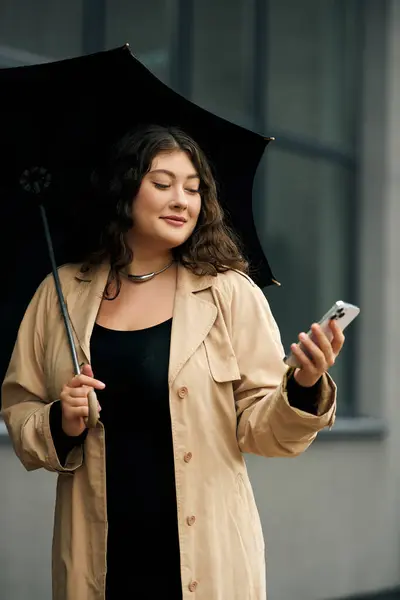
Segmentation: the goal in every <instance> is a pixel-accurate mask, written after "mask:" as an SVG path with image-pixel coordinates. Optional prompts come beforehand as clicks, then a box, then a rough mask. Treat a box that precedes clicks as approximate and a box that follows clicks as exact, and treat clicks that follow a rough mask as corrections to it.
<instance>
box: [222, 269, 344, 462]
mask: <svg viewBox="0 0 400 600" xmlns="http://www.w3.org/2000/svg"><path fill="white" fill-rule="evenodd" d="M232 280H233V281H232V289H231V300H230V301H231V305H230V307H231V314H230V320H231V337H232V344H233V348H234V352H235V354H236V358H237V362H238V365H239V370H240V381H238V382H236V383H235V384H234V392H235V403H236V412H237V420H238V427H237V437H238V443H239V447H240V449H241V451H242V452H247V453H252V454H259V455H262V456H269V457H273V456H298V455H299V454H301V453H302V452H304V451H305V450H306V449H307V448H308V446H309V445H310V444H311V443H312V442H313V440H314V439H315V437H316V436H317V433H318V431H320V430H321V429H323V428H324V427H331V426H332V425H333V423H334V420H335V412H336V386H335V384H334V383H333V381H332V379H331V377H330V376H329V375H328V374H325V375H324V376H323V377H322V379H321V384H320V386H319V391H318V398H317V403H316V404H317V410H316V413H317V414H316V415H315V414H311V413H309V412H304V411H302V410H300V409H298V408H294V407H293V406H291V405H290V403H289V401H288V393H287V383H288V378H289V376H290V373H291V372H290V370H289V369H288V368H287V367H286V365H285V364H284V362H283V358H284V349H283V347H282V343H281V338H280V334H279V330H278V327H277V325H276V322H275V320H274V318H273V316H272V313H271V310H270V307H269V304H268V302H267V300H266V298H265V296H264V294H263V293H262V291H261V290H260V288H258V287H257V286H256V285H255V284H254V283H252V282H251V281H249V280H248V279H247V278H245V277H243V276H237V275H236V277H234V278H232Z"/></svg>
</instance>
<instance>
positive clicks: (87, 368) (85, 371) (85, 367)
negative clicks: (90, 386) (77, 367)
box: [81, 365, 94, 378]
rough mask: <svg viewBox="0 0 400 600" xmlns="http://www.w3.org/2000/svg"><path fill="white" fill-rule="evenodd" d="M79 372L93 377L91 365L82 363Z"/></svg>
mask: <svg viewBox="0 0 400 600" xmlns="http://www.w3.org/2000/svg"><path fill="white" fill-rule="evenodd" d="M81 373H82V375H86V376H87V377H92V378H94V375H93V369H92V367H91V365H83V366H82V368H81Z"/></svg>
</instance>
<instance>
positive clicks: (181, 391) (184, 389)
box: [178, 387, 188, 398]
mask: <svg viewBox="0 0 400 600" xmlns="http://www.w3.org/2000/svg"><path fill="white" fill-rule="evenodd" d="M187 393H188V389H187V387H181V388H179V390H178V396H179V398H184V397H185V396H186V395H187Z"/></svg>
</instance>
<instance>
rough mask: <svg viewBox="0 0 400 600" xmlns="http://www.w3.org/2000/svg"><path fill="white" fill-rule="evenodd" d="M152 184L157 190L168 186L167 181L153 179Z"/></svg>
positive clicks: (165, 188)
mask: <svg viewBox="0 0 400 600" xmlns="http://www.w3.org/2000/svg"><path fill="white" fill-rule="evenodd" d="M153 185H154V187H156V188H157V189H158V190H167V189H168V188H169V187H170V186H169V184H168V183H157V182H156V181H153Z"/></svg>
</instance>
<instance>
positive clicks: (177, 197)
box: [170, 189, 188, 210]
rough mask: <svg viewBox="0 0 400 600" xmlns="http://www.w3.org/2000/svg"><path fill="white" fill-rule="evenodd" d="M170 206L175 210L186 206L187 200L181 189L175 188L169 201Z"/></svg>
mask: <svg viewBox="0 0 400 600" xmlns="http://www.w3.org/2000/svg"><path fill="white" fill-rule="evenodd" d="M170 207H171V208H174V209H175V210H185V209H186V208H187V207H188V200H187V196H186V194H185V190H183V189H175V191H174V194H173V196H172V198H171V201H170Z"/></svg>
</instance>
